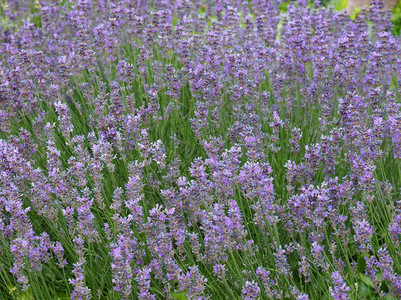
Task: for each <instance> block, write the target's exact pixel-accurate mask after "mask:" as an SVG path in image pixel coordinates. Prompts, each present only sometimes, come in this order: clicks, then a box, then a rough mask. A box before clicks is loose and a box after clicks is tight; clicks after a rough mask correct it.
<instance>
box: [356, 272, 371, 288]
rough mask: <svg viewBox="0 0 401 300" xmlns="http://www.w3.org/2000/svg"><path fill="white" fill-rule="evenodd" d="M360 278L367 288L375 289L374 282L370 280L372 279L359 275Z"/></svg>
mask: <svg viewBox="0 0 401 300" xmlns="http://www.w3.org/2000/svg"><path fill="white" fill-rule="evenodd" d="M358 278H359V279H360V280H361V281H362V282H363V283H364V284H366V285H367V286H370V287H373V283H372V280H370V278H369V277H368V276H366V275H363V274H361V273H359V274H358Z"/></svg>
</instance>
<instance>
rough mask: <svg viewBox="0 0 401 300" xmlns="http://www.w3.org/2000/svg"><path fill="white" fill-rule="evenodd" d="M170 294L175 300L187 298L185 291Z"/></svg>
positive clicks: (185, 299) (186, 299)
mask: <svg viewBox="0 0 401 300" xmlns="http://www.w3.org/2000/svg"><path fill="white" fill-rule="evenodd" d="M171 296H173V298H174V299H177V300H188V297H187V294H186V293H185V292H179V293H171Z"/></svg>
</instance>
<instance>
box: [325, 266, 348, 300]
mask: <svg viewBox="0 0 401 300" xmlns="http://www.w3.org/2000/svg"><path fill="white" fill-rule="evenodd" d="M331 279H332V280H333V287H330V288H329V290H330V294H331V296H332V297H333V298H334V299H335V300H345V299H349V296H348V291H349V290H350V288H349V287H348V286H347V284H346V282H345V281H344V279H343V278H342V277H341V275H340V273H339V272H338V271H334V272H333V273H332V274H331Z"/></svg>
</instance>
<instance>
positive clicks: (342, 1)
mask: <svg viewBox="0 0 401 300" xmlns="http://www.w3.org/2000/svg"><path fill="white" fill-rule="evenodd" d="M347 3H348V1H347V0H338V1H336V2H335V3H334V8H335V9H336V10H344V9H345V8H346V7H347Z"/></svg>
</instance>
